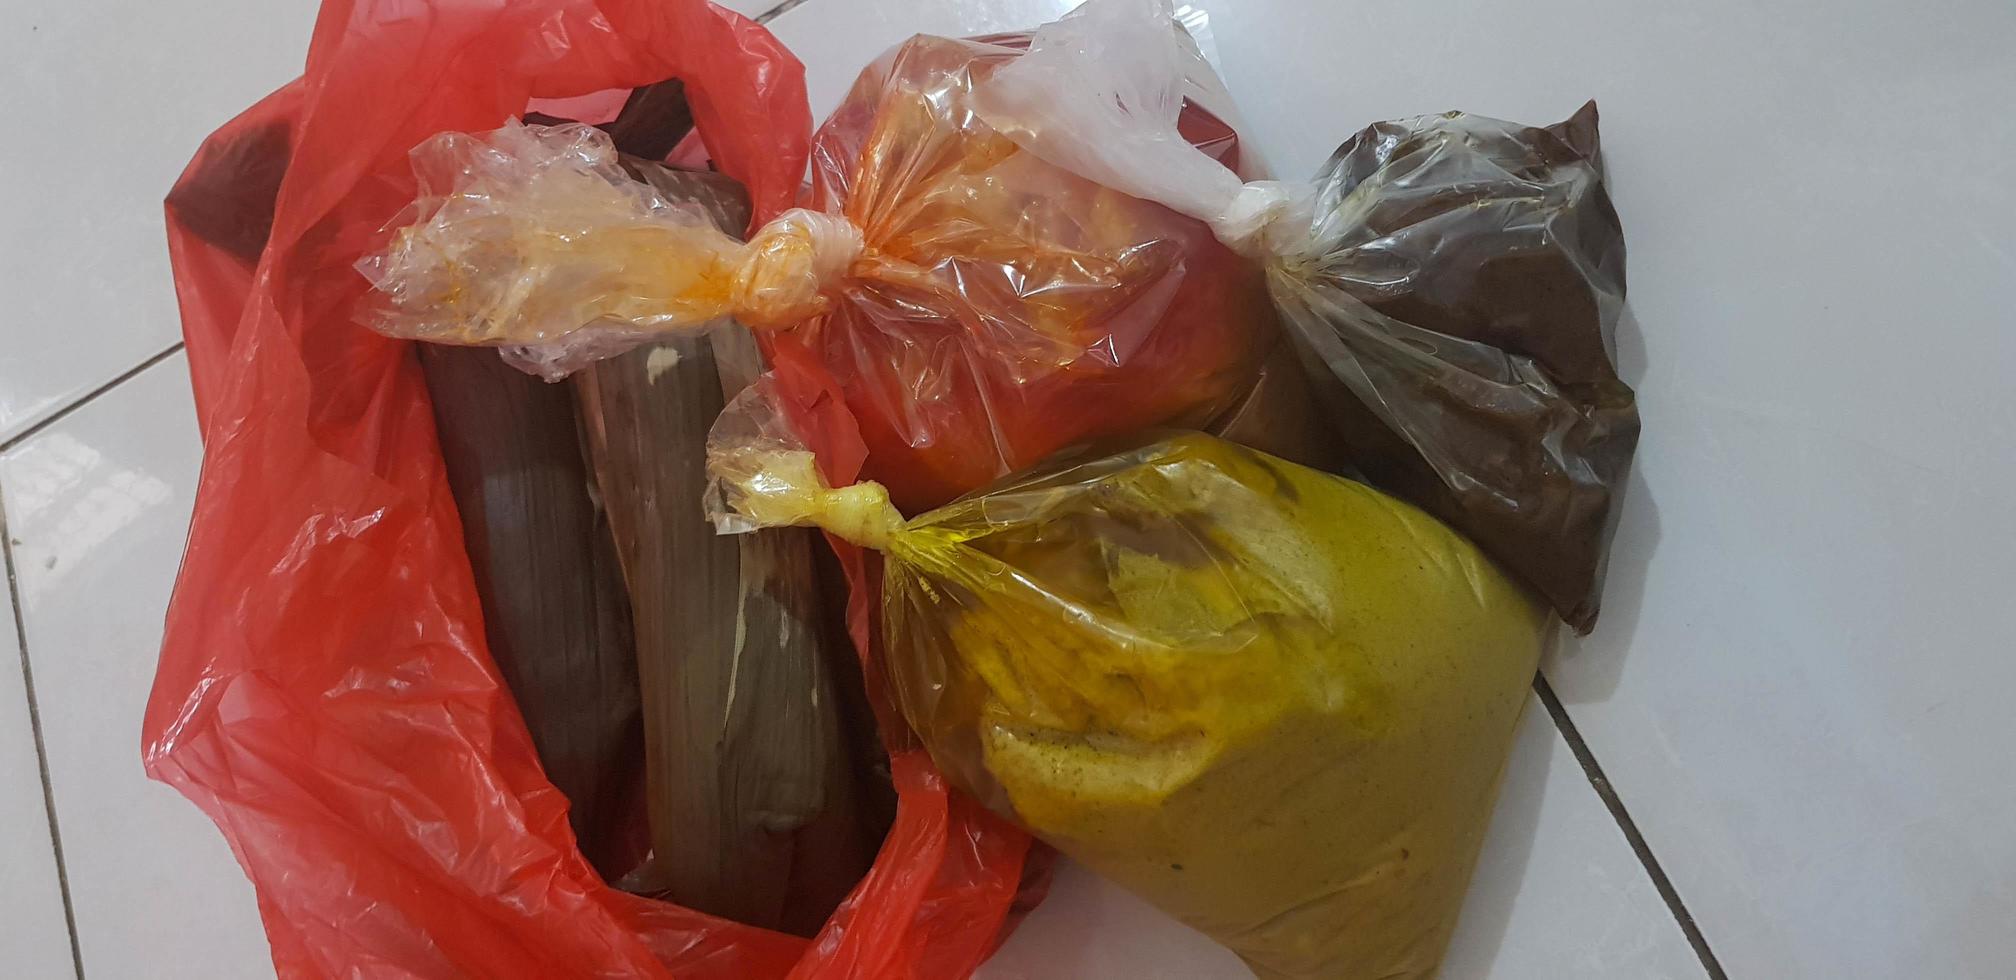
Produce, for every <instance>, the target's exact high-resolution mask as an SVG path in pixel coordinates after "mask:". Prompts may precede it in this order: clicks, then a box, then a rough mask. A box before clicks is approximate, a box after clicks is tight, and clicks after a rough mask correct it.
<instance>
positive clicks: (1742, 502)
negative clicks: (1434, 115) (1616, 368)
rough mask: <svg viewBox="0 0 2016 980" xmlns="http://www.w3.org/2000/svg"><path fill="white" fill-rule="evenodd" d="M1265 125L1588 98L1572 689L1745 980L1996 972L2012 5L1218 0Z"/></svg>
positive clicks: (2001, 836)
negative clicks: (1585, 473)
mask: <svg viewBox="0 0 2016 980" xmlns="http://www.w3.org/2000/svg"><path fill="white" fill-rule="evenodd" d="M1215 8H1216V16H1215V17H1214V29H1215V31H1216V34H1217V40H1218V47H1219V52H1220V56H1221V60H1222V63H1223V65H1224V67H1225V69H1226V73H1227V76H1228V81H1229V83H1230V85H1231V88H1232V91H1233V93H1234V94H1235V95H1237V96H1239V97H1240V99H1241V102H1242V106H1243V108H1244V109H1245V110H1246V112H1247V115H1248V116H1249V119H1250V122H1251V127H1250V132H1251V135H1252V136H1253V137H1254V138H1256V139H1257V140H1258V141H1259V142H1260V143H1261V145H1262V147H1263V148H1265V149H1266V150H1268V151H1269V154H1270V156H1271V157H1272V159H1273V160H1274V162H1275V163H1276V165H1277V169H1279V170H1281V171H1282V172H1285V173H1289V174H1298V173H1307V172H1308V171H1309V170H1310V169H1311V168H1313V167H1314V166H1315V165H1316V164H1317V163H1318V162H1319V161H1320V160H1321V159H1322V158H1323V157H1324V156H1325V155H1326V154H1327V153H1328V152H1329V151H1330V149H1331V148H1332V147H1333V146H1334V145H1335V143H1336V142H1337V141H1338V140H1340V139H1341V138H1342V137H1343V136H1344V135H1346V134H1347V133H1348V132H1350V131H1352V130H1355V129H1356V128H1358V127H1360V126H1362V125H1363V124H1365V123H1367V122H1369V121H1371V120H1373V119H1376V118H1381V117H1390V116H1399V115H1405V114H1411V113H1419V112H1427V111H1435V110H1441V109H1447V108H1464V109H1470V110H1474V111H1481V112H1486V113H1489V114H1492V115H1498V116H1501V117H1506V118H1513V119H1520V120H1526V121H1531V122H1536V123H1539V122H1549V121H1552V120H1554V119H1558V118H1560V117H1562V116H1565V115H1566V114H1568V113H1569V112H1570V111H1572V110H1573V109H1574V108H1575V107H1576V106H1577V105H1578V104H1579V103H1580V102H1581V101H1582V100H1583V99H1585V98H1589V97H1595V98H1597V99H1599V100H1600V102H1601V104H1602V108H1603V114H1604V127H1603V128H1604V134H1603V135H1604V154H1605V157H1606V159H1607V161H1608V164H1609V167H1610V171H1611V176H1612V184H1613V188H1614V192H1615V196H1616V200H1617V205H1618V210H1619V211H1620V213H1621V214H1622V216H1623V218H1624V224H1625V228H1626V233H1627V235H1628V237H1629V239H1630V243H1631V283H1632V290H1631V301H1632V305H1633V307H1634V309H1635V314H1636V318H1635V322H1632V323H1628V324H1627V325H1626V329H1624V330H1623V331H1622V336H1621V337H1620V339H1619V346H1620V356H1621V357H1622V366H1623V367H1624V370H1625V374H1626V377H1627V379H1628V380H1632V381H1633V382H1634V383H1636V384H1637V385H1638V388H1639V395H1640V402H1641V406H1642V408H1643V413H1644V417H1645V436H1644V442H1643V444H1642V446H1641V448H1640V450H1639V456H1638V464H1637V472H1636V475H1635V476H1634V478H1633V480H1632V483H1631V486H1630V491H1629V493H1628V495H1627V498H1626V500H1625V514H1624V519H1623V528H1622V532H1621V534H1620V535H1619V538H1618V540H1617V544H1616V551H1615V558H1614V561H1613V571H1612V581H1611V583H1610V589H1609V595H1608V604H1609V609H1608V612H1607V613H1606V614H1605V619H1604V622H1603V624H1602V625H1601V627H1600V628H1599V630H1598V632H1597V633H1596V635H1595V636H1594V637H1593V638H1592V639H1591V640H1590V641H1589V642H1585V643H1581V644H1570V645H1568V646H1567V647H1566V648H1565V649H1564V650H1563V652H1562V653H1561V655H1560V656H1558V657H1556V658H1555V660H1554V662H1553V663H1552V664H1551V665H1550V667H1549V671H1550V674H1551V676H1552V677H1553V679H1554V682H1555V685H1556V687H1557V689H1558V690H1559V691H1560V693H1561V694H1562V696H1563V698H1564V699H1565V700H1566V701H1567V702H1568V705H1569V710H1570V711H1571V713H1572V714H1573V715H1574V717H1575V718H1576V719H1577V721H1578V722H1579V724H1580V726H1581V729H1582V732H1583V734H1584V735H1585V736H1587V738H1588V740H1589V742H1590V743H1591V745H1592V746H1593V747H1594V750H1595V752H1596V753H1597V756H1598V758H1599V759H1600V760H1601V761H1602V762H1603V763H1604V764H1605V767H1606V769H1607V771H1608V773H1609V775H1610V777H1611V778H1612V780H1613V781H1614V783H1615V785H1616V787H1617V789H1618V791H1619V793H1620V794H1621V796H1622V798H1623V799H1624V801H1625V803H1626V804H1627V806H1629V807H1630V809H1631V811H1632V813H1633V815H1634V816H1635V817H1636V819H1637V821H1638V823H1639V824H1640V826H1641V828H1642V829H1643V831H1644V832H1645V835H1646V837H1647V839H1648V841H1649V842H1650V844H1651V846H1652V848H1653V850H1654V851H1655V852H1656V853H1657V854H1658V856H1659V857H1660V858H1661V859H1662V862H1663V863H1664V866H1665V867H1666V869H1667V871H1668V872H1669V873H1670V875H1671V877H1672V878H1673V880H1674V882H1675V885H1676V887H1677V888H1678V889H1679V891H1680V893H1681V895H1682V897H1683V898H1684V899H1685V900H1686V901H1687V903H1688V905H1689V907H1690V909H1691V910H1692V911H1693V913H1694V915H1695V917H1696V919H1697V920H1698V922H1699V923H1700V925H1701V926H1702V928H1703V930H1704V932H1705V934H1706V936H1707V939H1708V941H1709V943H1710V944H1711V946H1712V947H1713V948H1714V949H1715V951H1716V952H1717V954H1718V955H1719V957H1720V959H1721V961H1722V963H1723V965H1724V966H1725V967H1726V968H1727V969H1728V971H1729V973H1730V974H1731V975H1732V976H1740V977H1773V978H1794V980H1802V978H1820V980H1861V978H1885V980H1887V978H1894V977H1939V978H1942V980H1968V978H1982V980H1986V978H1997V980H1999V978H2004V977H2008V976H2010V970H2011V964H2016V931H2012V930H2011V929H2010V928H2009V924H2010V923H2011V922H2012V921H2016V835H2011V834H2010V833H2009V831H2008V825H2009V821H2010V815H2011V814H2012V813H2016V755H2012V753H2010V752H2009V751H2008V749H2007V746H2008V745H2009V744H2010V742H2011V741H2012V739H2016V712H2011V711H2010V710H2009V708H2008V704H2007V700H2008V692H2009V691H2010V690H2012V689H2016V656H2012V653H2016V645H2012V642H2011V639H2010V637H2011V636H2012V629H2011V626H2010V621H2009V615H2008V612H2007V606H2008V602H2007V596H2006V593H2007V583H2008V582H2010V581H2011V580H2012V578H2016V559H2012V555H2016V490H2012V487H2016V454H2012V453H2011V452H2010V450H2009V447H2010V445H2011V444H2012V441H2016V439H2012V437H2016V398H2012V397H2011V391H2012V387H2011V384H2010V380H2009V377H2010V371H2011V369H2012V368H2016V330H2011V329H2010V326H2011V323H2012V322H2016V321H2012V319H2011V317H2012V314H2011V310H2016V183H2012V182H2011V181H2010V180H2009V179H2008V177H2009V161H2010V160H2011V159H2016V117H2011V116H2010V114H2009V113H2007V112H2006V111H2004V105H2003V104H2004V103H2005V102H2006V101H2007V97H2008V95H2009V93H2011V92H2016V58H2011V57H2010V54H2009V52H2010V50H2011V48H2012V46H2016V5H2011V4H2010V3H2008V2H2007V0H1947V2H1942V3H1938V4H1935V5H1933V6H1932V7H1930V8H1927V7H1922V6H1912V5H1908V4H1894V3H1888V2H1878V0H1852V2H1842V3H1831V4H1822V3H1815V2H1795V3H1784V4H1755V3H1751V2H1748V0H1701V2H1694V3H1662V2H1651V0H1631V2H1616V0H1534V2H1531V3H1522V4H1500V3H1486V2H1481V0H1452V2H1446V3H1413V4H1407V3H1400V4H1381V3H1341V4H1310V3H1303V2H1296V0H1224V2H1222V3H1219V4H1216V5H1215Z"/></svg>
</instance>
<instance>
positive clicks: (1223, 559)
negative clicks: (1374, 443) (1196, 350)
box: [709, 396, 1547, 980]
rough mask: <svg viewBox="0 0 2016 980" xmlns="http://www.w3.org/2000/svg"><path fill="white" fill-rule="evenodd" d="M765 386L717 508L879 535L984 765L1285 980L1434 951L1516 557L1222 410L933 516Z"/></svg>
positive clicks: (732, 457)
mask: <svg viewBox="0 0 2016 980" xmlns="http://www.w3.org/2000/svg"><path fill="white" fill-rule="evenodd" d="M767 397H768V396H759V397H757V398H755V399H752V400H750V401H746V402H743V403H739V405H738V410H731V412H730V413H729V414H728V415H725V416H724V417H723V420H722V423H721V424H720V425H719V426H717V428H716V432H715V436H714V440H713V442H712V444H711V445H710V449H709V456H710V460H709V466H710V470H711V472H712V473H713V474H714V477H715V479H716V480H717V481H718V489H717V492H718V496H717V498H716V502H715V504H714V507H715V512H716V513H717V515H719V516H718V519H719V520H720V521H721V522H722V525H723V526H724V528H727V529H743V528H748V527H767V526H780V525H813V526H818V527H822V528H825V529H826V530H828V531H829V532H831V533H834V534H836V535H839V536H841V537H843V538H846V539H847V540H849V541H852V542H854V543H856V544H859V545H861V546H864V547H869V548H874V549H877V550H879V551H881V552H882V554H883V556H884V562H885V565H884V567H885V573H884V579H883V591H882V595H881V610H882V617H883V620H882V622H883V640H884V644H885V647H886V653H885V657H886V663H887V669H888V671H889V674H890V677H891V678H892V681H893V684H894V686H895V688H896V693H897V698H898V701H899V703H900V706H901V708H902V711H903V713H904V715H905V717H906V718H907V719H908V720H909V722H910V724H911V725H912V726H913V727H914V728H915V729H916V731H917V733H918V734H919V736H920V737H921V738H922V739H923V741H924V743H925V745H926V747H927V748H928V749H929V751H930V753H931V756H932V758H933V759H934V761H936V762H937V764H938V765H939V767H940V768H941V769H943V770H944V772H945V773H946V774H947V776H948V777H949V778H950V779H951V780H952V781H953V783H954V784H955V785H956V786H958V787H960V788H961V789H963V790H965V791H966V792H968V793H970V794H972V795H973V796H975V797H976V798H977V799H979V800H980V801H982V802H983V803H984V804H985V805H987V806H988V807H990V808H992V809H994V810H996V811H997V812H999V813H1002V814H1003V815H1006V816H1009V817H1011V818H1012V819H1014V820H1016V821H1018V822H1019V823H1020V824H1022V825H1023V826H1025V827H1027V828H1028V829H1029V830H1030V831H1031V832H1033V833H1034V834H1035V835H1037V836H1038V837H1039V838H1040V839H1042V840H1043V841H1045V842H1047V843H1049V844H1051V845H1053V846H1055V847H1056V848H1057V849H1058V850H1060V851H1062V852H1063V853H1065V854H1067V855H1069V856H1071V857H1073V858H1075V859H1077V860H1078V861H1080V862H1082V863H1084V864H1086V865H1087V866H1089V867H1091V868H1092V869H1094V870H1095V871H1098V872H1099V873H1101V874H1103V875H1105V876H1107V877H1109V878H1111V879H1113V880H1114V881H1116V882H1119V883H1120V884H1122V885H1123V886H1125V887H1127V888H1129V889H1131V890H1133V891H1135V892H1136V893H1138V894H1140V895H1141V896H1143V897H1144V898H1146V899H1147V900H1148V901H1150V902H1152V903H1154V904H1156V905H1158V906H1160V907H1161V908H1162V909H1164V910H1165V911H1167V912H1169V913H1170V914H1172V915H1174V916H1175V917H1177V918H1179V919H1181V920H1182V921H1184V922H1187V923H1189V924H1190V925H1192V926H1195V927H1196V928H1198V929H1200V930H1202V931H1203V932H1205V933H1207V934H1209V935H1211V936H1213V937H1214V938H1216V939H1218V940H1219V941H1221V942H1223V943H1225V944H1226V945H1227V946H1229V947H1230V948H1232V949H1233V950H1234V951H1235V952H1237V953H1238V954H1239V955H1240V956H1242V957H1243V958H1244V959H1245V960H1246V962H1247V963H1248V964H1249V965H1250V966H1251V967H1252V968H1253V969H1254V970H1255V972H1256V973H1258V974H1259V975H1260V976H1261V977H1263V978H1268V980H1277V978H1279V980H1289V978H1293V980H1315V978H1335V980H1371V978H1426V977H1429V976H1431V975H1433V973H1434V970H1435V967H1436V965H1437V963H1438V962H1439V960H1440V958H1441V955H1442V951H1443V948H1444V946H1445V945H1446V943H1447V941H1448V938H1449V936H1450V933H1451V930H1452V929H1453V927H1454V924H1455V920H1456V916H1457V913H1458V911H1459V909H1460V906H1461V903H1462V898H1463V894H1464V890H1465V887H1466V884H1467V881H1468V878H1469V875H1470V871H1471V868H1472V866H1473V865H1474V863H1475V860H1476V856H1477V851H1478V848H1479V846H1480V844H1481V842H1482V840H1483V835H1484V829H1485V825H1486V822H1487V821H1488V820H1489V818H1490V814H1491V811H1492V801H1493V798H1494V795H1495V793H1496V787H1497V783H1498V779H1499V775H1500V771H1501V769H1502V767H1503V764H1504V761H1505V758H1506V755H1507V752H1508V751H1509V749H1510V746H1511V741H1512V735H1513V729H1514V727H1515V724H1516V722H1517V720H1518V717H1519V713H1520V711H1521V708H1522V706H1523V705H1524V703H1525V701H1526V694H1527V689H1528V684H1529V682H1530V680H1531V678H1532V676H1533V671H1534V668H1535V666H1536V664H1537V661H1538V658H1539V651H1540V642H1541V637H1542V635H1543V632H1544V630H1545V625H1546V622H1547V616H1546V613H1545V611H1544V610H1543V609H1542V608H1541V607H1539V606H1538V605H1536V604H1535V603H1534V602H1533V601H1532V600H1531V599H1529V598H1528V597H1527V596H1526V594H1525V593H1524V592H1523V591H1522V590H1521V588H1520V587H1519V586H1518V585H1516V584H1514V583H1513V582H1512V581H1511V580H1510V579H1508V578H1507V577H1506V576H1505V575H1504V574H1503V573H1501V572H1500V571H1499V570H1498V569H1497V568H1496V567H1495V566H1494V565H1493V564H1492V563H1491V562H1490V560H1489V559H1487V558H1485V557H1484V556H1483V555H1482V554H1481V553H1479V552H1478V550H1477V549H1476V548H1475V547H1474V546H1472V545H1471V544H1470V543H1469V542H1468V541H1466V540H1464V539H1463V538H1462V537H1461V536H1460V535H1458V534H1456V533H1455V532H1453V531H1451V530H1449V529H1448V528H1446V527H1444V526H1443V525H1442V524H1440V523H1439V522H1437V521H1436V520H1435V519H1434V518H1432V517H1430V516H1428V515H1427V514H1424V513H1422V512H1421V511H1419V510H1416V509H1415V508H1413V507H1411V506H1409V505H1407V504H1404V503H1402V502H1400V501H1398V500H1395V499H1393V498H1391V497H1388V496H1386V495H1385V494H1383V493H1381V492H1379V491H1377V490H1374V489H1372V488H1370V487H1368V486H1365V485H1363V484H1360V483H1356V482H1353V481H1350V480H1346V479H1343V478H1341V477H1337V476H1333V475H1329V474H1326V473H1322V472H1320V471H1317V470H1312V469H1308V468H1305V467H1302V466H1299V465H1296V464H1292V463H1288V462H1286V461H1283V460H1279V459H1276V458H1273V457H1269V456H1266V455H1264V454H1261V453H1258V452H1255V451H1252V450H1249V449H1245V448H1243V447H1239V446H1236V445H1234V444H1232V443H1229V442H1226V441H1224V440H1221V439H1217V438H1215V437H1212V436H1208V435H1203V434H1198V433H1188V434H1165V435H1162V436H1159V437H1156V438H1153V439H1150V440H1147V441H1143V442H1141V443H1139V444H1136V445H1133V446H1131V447H1127V448H1122V449H1119V450H1118V451H1111V452H1106V453H1103V454H1102V453H1095V452H1091V451H1085V452H1080V453H1074V454H1066V455H1065V456H1063V457H1061V458H1058V459H1055V460H1053V461H1051V462H1048V463H1046V464H1044V465H1042V466H1040V467H1038V468H1036V469H1034V470H1031V471H1028V472H1026V473H1023V474H1020V475H1017V476H1013V477H1010V478H1009V479H1007V480H1004V481H1002V482H1000V483H997V484H995V485H993V486H991V487H989V488H987V489H985V490H983V491H980V492H977V493H974V494H971V495H969V496H967V497H964V498H962V499H960V500H958V501H955V502H953V503H951V504H948V505H945V506H943V507H940V508H938V509H936V510H933V511H930V512H928V513H925V514H922V515H919V516H917V517H916V518H914V519H911V520H908V521H905V520H904V519H903V518H902V517H901V515H900V514H899V513H898V512H897V511H896V510H895V509H894V508H893V507H892V506H891V505H890V502H889V499H888V495H887V493H886V491H885V490H884V489H883V488H881V487H880V486H879V485H876V484H873V483H857V484H854V485H851V486H845V487H841V488H838V489H830V488H828V487H827V486H826V484H825V481H824V478H823V477H822V476H821V474H820V471H819V469H818V466H817V464H816V463H815V462H814V460H813V458H812V456H811V455H810V454H809V453H808V452H806V451H804V450H803V449H802V448H798V446H799V444H798V443H797V442H796V441H795V437H794V436H792V435H791V434H790V425H789V424H787V423H784V422H783V421H782V420H781V419H780V418H779V417H778V416H777V415H776V414H775V412H777V411H780V409H777V408H775V407H774V404H773V403H772V402H766V401H765V400H764V399H766V398H767Z"/></svg>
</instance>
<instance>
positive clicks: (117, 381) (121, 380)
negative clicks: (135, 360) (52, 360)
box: [0, 340, 182, 453]
mask: <svg viewBox="0 0 2016 980" xmlns="http://www.w3.org/2000/svg"><path fill="white" fill-rule="evenodd" d="M181 349H182V341H179V340H178V341H176V342H174V343H173V344H170V345H168V349H167V350H164V351H162V352H160V353H158V354H155V355H154V356H152V357H149V358H148V359H146V360H144V361H141V362H140V363H139V364H137V365H134V366H133V367H130V368H127V369H126V370H124V371H121V372H120V373H119V376H118V377H116V378H113V379H112V380H110V381H107V382H105V383H104V384H102V385H99V386H98V387H96V388H93V389H91V390H90V391H87V392H85V393H84V394H83V395H81V396H79V397H78V398H77V399H76V400H75V401H72V402H71V403H70V404H68V405H65V406H63V407H62V408H59V409H57V410H56V411H54V412H51V413H50V414H49V417H48V418H46V419H43V420H42V421H40V422H37V423H35V424H34V425H31V426H29V427H27V428H25V429H22V430H21V431H20V432H18V433H15V434H14V435H12V436H9V437H7V438H6V439H0V453H4V452H6V451H8V450H10V449H13V448H14V447H15V446H18V445H21V444H22V443H24V442H27V441H28V440H30V439H33V438H35V437H36V436H38V435H41V434H42V433H43V432H45V431H47V430H48V429H49V427H50V426H52V425H55V424H56V423H58V422H61V421H63V420H64V419H66V418H69V417H70V415H71V414H72V413H74V412H76V411H77V410H78V409H80V408H83V407H84V406H86V405H89V404H90V403H91V402H92V401H93V400H95V399H97V397H98V396H99V395H102V394H104V393H106V392H108V391H111V390H112V389H114V388H117V387H119V386H120V385H123V384H125V383H126V382H128V381H131V380H133V379H134V378H135V377H137V376H138V375H139V374H140V372H142V371H145V370H147V369H148V368H151V367H153V366H154V365H156V364H159V363H161V362H162V361H165V360H167V359H169V358H170V357H173V356H175V354H176V353H177V352H179V351H180V350H181Z"/></svg>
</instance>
